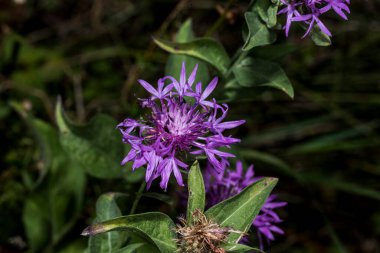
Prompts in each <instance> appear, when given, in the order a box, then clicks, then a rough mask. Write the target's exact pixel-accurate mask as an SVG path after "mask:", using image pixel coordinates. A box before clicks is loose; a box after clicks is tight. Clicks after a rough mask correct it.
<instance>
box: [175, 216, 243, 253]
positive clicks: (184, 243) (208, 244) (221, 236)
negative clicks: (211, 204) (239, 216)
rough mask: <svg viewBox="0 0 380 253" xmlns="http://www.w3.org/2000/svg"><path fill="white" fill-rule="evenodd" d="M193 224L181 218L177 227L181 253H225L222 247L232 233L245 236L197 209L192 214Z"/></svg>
mask: <svg viewBox="0 0 380 253" xmlns="http://www.w3.org/2000/svg"><path fill="white" fill-rule="evenodd" d="M192 218H193V222H192V223H191V224H189V223H188V222H187V221H186V220H185V219H184V218H179V220H180V224H178V225H177V228H176V232H177V234H178V239H177V244H178V248H179V252H180V253H194V252H197V253H225V250H224V249H223V248H222V247H221V245H222V243H224V242H225V241H226V239H227V237H228V235H229V234H231V233H238V234H243V232H241V231H238V230H234V229H232V228H228V227H221V226H220V225H219V224H217V223H215V222H213V221H212V220H209V219H207V217H206V216H205V215H204V214H203V213H202V212H201V211H200V210H199V209H196V210H195V211H194V212H193V214H192Z"/></svg>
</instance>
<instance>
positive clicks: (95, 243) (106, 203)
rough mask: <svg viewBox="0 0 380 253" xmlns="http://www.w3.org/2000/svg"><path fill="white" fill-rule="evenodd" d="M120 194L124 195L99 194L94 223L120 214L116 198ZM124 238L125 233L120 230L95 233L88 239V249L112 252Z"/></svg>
mask: <svg viewBox="0 0 380 253" xmlns="http://www.w3.org/2000/svg"><path fill="white" fill-rule="evenodd" d="M122 196H124V195H123V194H121V193H106V194H103V195H101V196H100V197H99V198H98V200H97V201H96V218H95V223H98V222H102V221H106V220H110V219H113V218H116V217H119V216H121V211H120V209H119V207H118V205H117V203H116V199H117V198H118V197H122ZM126 239H127V238H126V235H125V233H124V232H120V231H114V232H110V233H107V234H101V235H95V236H92V237H90V239H89V242H88V250H89V253H108V252H114V251H115V250H117V249H120V248H121V247H122V246H123V244H124V242H125V240H126Z"/></svg>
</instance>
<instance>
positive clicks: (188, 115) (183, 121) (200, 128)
mask: <svg viewBox="0 0 380 253" xmlns="http://www.w3.org/2000/svg"><path fill="white" fill-rule="evenodd" d="M155 109H156V110H154V111H153V114H152V125H153V128H152V129H150V130H149V131H150V132H149V134H148V135H153V136H154V137H153V138H152V139H153V141H154V142H155V143H157V142H159V143H162V144H165V146H167V145H171V147H172V148H173V149H176V150H178V149H179V150H188V149H190V147H191V145H192V143H193V141H195V140H196V139H197V138H198V137H200V136H203V135H205V134H206V133H207V131H208V130H207V127H206V126H205V124H204V122H205V116H206V115H205V113H202V112H200V111H199V110H198V109H197V106H195V105H190V104H188V103H185V102H180V101H177V100H175V99H171V100H169V101H168V102H167V104H166V103H165V104H164V105H162V106H161V108H157V107H156V108H155Z"/></svg>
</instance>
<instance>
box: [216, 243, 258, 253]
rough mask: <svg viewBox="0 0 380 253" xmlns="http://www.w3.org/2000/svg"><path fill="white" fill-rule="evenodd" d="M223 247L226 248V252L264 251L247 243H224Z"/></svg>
mask: <svg viewBox="0 0 380 253" xmlns="http://www.w3.org/2000/svg"><path fill="white" fill-rule="evenodd" d="M222 247H223V249H225V250H226V252H230V253H245V252H262V253H263V252H264V251H262V250H260V249H257V248H252V247H250V246H248V245H245V244H238V243H226V244H223V245H222Z"/></svg>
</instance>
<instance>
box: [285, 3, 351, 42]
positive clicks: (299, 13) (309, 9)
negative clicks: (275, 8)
mask: <svg viewBox="0 0 380 253" xmlns="http://www.w3.org/2000/svg"><path fill="white" fill-rule="evenodd" d="M280 1H281V4H282V5H283V6H285V7H284V8H283V9H281V10H280V11H279V12H278V14H286V25H285V26H284V30H285V34H286V36H288V35H289V30H290V27H291V24H292V22H304V23H305V24H306V25H307V29H306V32H305V34H304V36H303V37H305V36H306V35H308V34H309V33H310V32H311V30H312V29H313V27H314V26H315V25H317V26H318V27H319V28H320V29H321V31H322V32H323V33H325V34H326V35H327V36H330V37H331V36H332V34H331V32H330V31H329V29H328V28H327V27H326V26H325V24H323V22H322V21H321V19H320V17H321V15H322V14H324V13H326V12H328V11H330V10H333V11H335V13H336V14H338V15H339V16H340V17H342V18H343V19H345V20H347V19H348V18H347V13H350V8H349V5H350V0H280Z"/></svg>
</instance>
